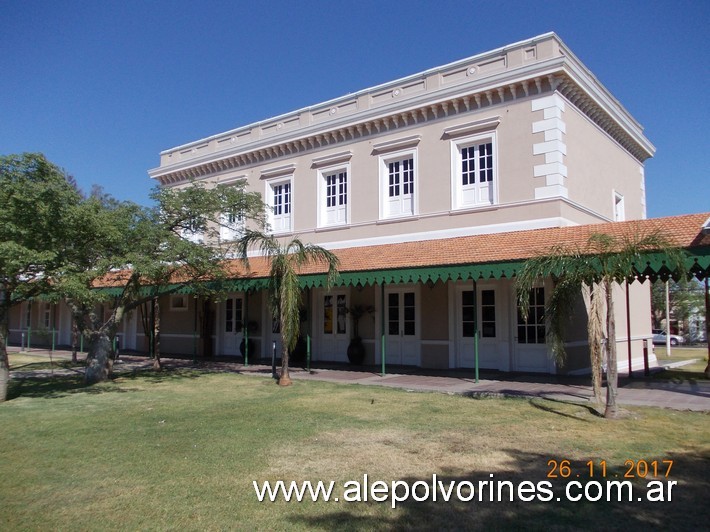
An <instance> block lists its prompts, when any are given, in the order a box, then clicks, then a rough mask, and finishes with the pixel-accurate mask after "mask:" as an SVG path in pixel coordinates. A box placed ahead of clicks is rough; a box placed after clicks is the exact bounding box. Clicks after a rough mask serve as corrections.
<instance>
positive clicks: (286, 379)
mask: <svg viewBox="0 0 710 532" xmlns="http://www.w3.org/2000/svg"><path fill="white" fill-rule="evenodd" d="M281 344H282V345H283V348H282V350H281V376H280V377H279V386H290V385H291V383H292V381H291V376H290V375H289V374H288V345H287V343H286V341H285V340H284V339H283V338H282V339H281Z"/></svg>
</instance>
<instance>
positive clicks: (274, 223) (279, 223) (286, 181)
mask: <svg viewBox="0 0 710 532" xmlns="http://www.w3.org/2000/svg"><path fill="white" fill-rule="evenodd" d="M284 185H288V212H287V213H284V212H281V213H279V214H276V212H275V209H276V189H277V187H282V186H284ZM282 194H283V191H282ZM266 197H267V198H268V205H269V225H271V231H272V233H273V234H282V233H291V232H293V176H292V175H290V176H287V177H280V178H275V179H270V180H268V181H267V182H266ZM282 208H283V206H282Z"/></svg>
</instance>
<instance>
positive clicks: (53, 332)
mask: <svg viewBox="0 0 710 532" xmlns="http://www.w3.org/2000/svg"><path fill="white" fill-rule="evenodd" d="M55 332H56V331H55V330H54V327H52V351H54V334H55Z"/></svg>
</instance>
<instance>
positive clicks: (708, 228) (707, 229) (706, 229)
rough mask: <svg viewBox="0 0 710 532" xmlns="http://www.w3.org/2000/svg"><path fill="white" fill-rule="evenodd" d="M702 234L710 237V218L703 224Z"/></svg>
mask: <svg viewBox="0 0 710 532" xmlns="http://www.w3.org/2000/svg"><path fill="white" fill-rule="evenodd" d="M700 232H701V233H702V234H704V235H710V218H708V219H707V220H705V223H704V224H703V227H702V229H701V230H700Z"/></svg>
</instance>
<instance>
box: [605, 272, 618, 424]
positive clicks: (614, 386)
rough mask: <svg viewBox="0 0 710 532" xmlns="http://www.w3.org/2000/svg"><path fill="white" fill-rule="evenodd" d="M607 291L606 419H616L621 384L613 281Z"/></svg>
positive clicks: (607, 283)
mask: <svg viewBox="0 0 710 532" xmlns="http://www.w3.org/2000/svg"><path fill="white" fill-rule="evenodd" d="M604 288H605V289H606V338H607V340H606V348H607V354H608V356H607V364H606V409H605V410H604V417H605V418H615V417H616V416H617V414H618V413H619V410H618V407H617V405H616V394H617V390H618V384H619V378H618V377H619V375H618V367H617V361H616V320H615V318H614V301H613V298H612V290H611V289H612V284H611V281H609V280H606V281H605V282H604Z"/></svg>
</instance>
